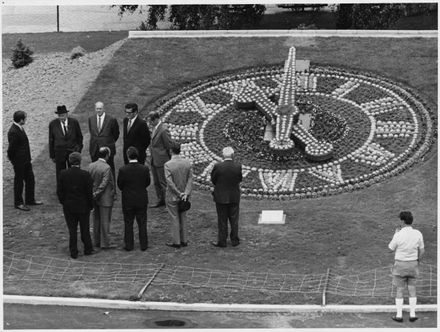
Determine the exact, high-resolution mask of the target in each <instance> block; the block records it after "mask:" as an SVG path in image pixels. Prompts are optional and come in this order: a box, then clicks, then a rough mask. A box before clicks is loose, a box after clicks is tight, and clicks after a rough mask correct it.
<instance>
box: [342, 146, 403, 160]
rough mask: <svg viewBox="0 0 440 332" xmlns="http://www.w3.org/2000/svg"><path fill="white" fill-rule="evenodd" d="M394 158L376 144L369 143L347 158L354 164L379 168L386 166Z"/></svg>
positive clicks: (390, 153) (392, 154)
mask: <svg viewBox="0 0 440 332" xmlns="http://www.w3.org/2000/svg"><path fill="white" fill-rule="evenodd" d="M394 156H395V154H394V153H392V152H390V151H388V150H386V149H385V148H383V147H382V146H381V145H379V144H378V143H370V144H367V145H365V146H363V147H362V148H360V149H358V150H357V151H355V152H354V153H352V154H350V155H349V156H348V157H349V158H350V159H352V160H354V161H356V162H361V163H364V164H368V165H373V166H380V165H383V164H386V163H387V162H389V161H390V159H392V158H393V157H394Z"/></svg>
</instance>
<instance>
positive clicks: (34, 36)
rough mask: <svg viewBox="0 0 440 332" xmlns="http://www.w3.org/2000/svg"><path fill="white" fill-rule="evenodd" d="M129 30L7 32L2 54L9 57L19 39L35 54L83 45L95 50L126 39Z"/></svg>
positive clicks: (91, 50) (60, 50)
mask: <svg viewBox="0 0 440 332" xmlns="http://www.w3.org/2000/svg"><path fill="white" fill-rule="evenodd" d="M127 36H128V32H127V31H113V32H108V31H102V32H101V31H99V32H93V31H91V32H47V33H6V34H3V35H2V56H3V57H4V58H9V57H10V56H11V54H12V52H11V48H14V47H15V45H16V44H17V41H18V40H19V39H21V40H22V42H23V43H24V44H25V45H26V46H29V47H30V48H31V49H32V50H33V51H34V52H35V54H44V53H51V52H69V51H71V50H72V49H73V48H74V47H76V46H81V47H82V48H84V49H85V50H86V51H87V52H94V51H97V50H100V49H102V48H105V47H106V46H108V45H110V44H113V43H114V42H116V41H118V40H121V39H124V38H126V37H127Z"/></svg>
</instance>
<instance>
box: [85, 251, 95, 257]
mask: <svg viewBox="0 0 440 332" xmlns="http://www.w3.org/2000/svg"><path fill="white" fill-rule="evenodd" d="M94 253H95V250H92V251H87V252H85V253H84V256H90V255H93V254H94Z"/></svg>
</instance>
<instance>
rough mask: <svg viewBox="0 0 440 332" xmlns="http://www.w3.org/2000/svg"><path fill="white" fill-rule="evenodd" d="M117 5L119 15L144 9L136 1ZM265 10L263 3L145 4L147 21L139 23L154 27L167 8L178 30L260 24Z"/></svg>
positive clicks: (146, 27)
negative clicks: (146, 6)
mask: <svg viewBox="0 0 440 332" xmlns="http://www.w3.org/2000/svg"><path fill="white" fill-rule="evenodd" d="M113 7H114V6H113ZM117 7H118V8H119V12H118V14H119V15H123V14H124V13H127V12H128V13H134V12H135V11H137V10H139V13H142V12H143V10H142V6H138V5H120V6H117ZM265 10H266V7H265V6H263V5H171V6H164V5H153V6H149V7H148V17H147V21H146V23H145V22H142V25H141V27H142V28H143V29H145V30H153V29H157V22H158V21H159V20H163V19H164V18H165V14H166V12H167V11H168V12H169V16H168V20H169V21H170V22H171V23H172V24H173V27H174V28H177V29H179V30H198V29H202V30H209V29H240V28H252V27H255V26H257V25H258V24H259V22H260V21H261V19H262V18H263V14H264V12H265Z"/></svg>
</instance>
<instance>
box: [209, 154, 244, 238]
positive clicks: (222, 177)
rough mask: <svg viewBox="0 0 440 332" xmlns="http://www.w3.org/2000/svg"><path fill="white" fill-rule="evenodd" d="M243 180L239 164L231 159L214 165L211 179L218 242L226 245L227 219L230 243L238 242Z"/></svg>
mask: <svg viewBox="0 0 440 332" xmlns="http://www.w3.org/2000/svg"><path fill="white" fill-rule="evenodd" d="M242 180H243V176H242V171H241V165H240V164H237V163H235V162H233V161H232V160H225V161H224V162H221V163H218V164H216V165H214V167H213V169H212V171H211V181H212V183H213V184H214V192H213V196H214V202H215V205H216V208H217V217H218V242H217V243H218V244H219V245H220V246H226V239H227V237H228V220H229V223H230V224H231V234H230V237H231V242H232V245H237V244H239V243H240V239H239V237H238V216H239V208H240V182H241V181H242Z"/></svg>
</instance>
